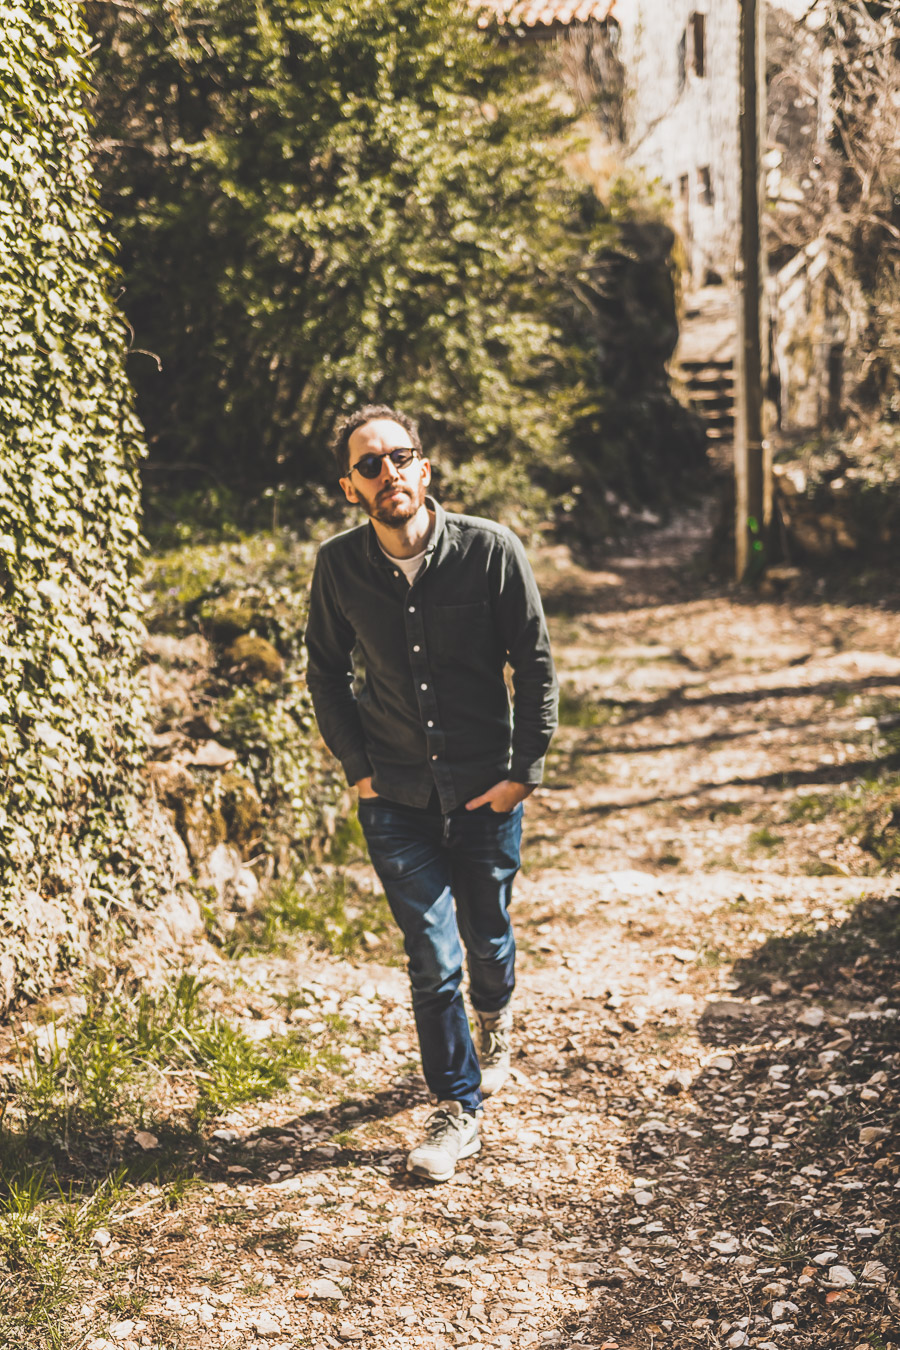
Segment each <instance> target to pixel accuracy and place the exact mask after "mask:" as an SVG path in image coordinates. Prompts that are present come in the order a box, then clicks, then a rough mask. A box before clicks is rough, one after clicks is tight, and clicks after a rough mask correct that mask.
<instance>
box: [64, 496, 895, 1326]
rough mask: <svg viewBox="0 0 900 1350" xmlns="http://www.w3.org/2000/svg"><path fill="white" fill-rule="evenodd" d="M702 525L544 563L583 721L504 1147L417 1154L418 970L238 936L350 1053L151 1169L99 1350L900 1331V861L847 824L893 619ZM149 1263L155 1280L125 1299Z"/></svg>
mask: <svg viewBox="0 0 900 1350" xmlns="http://www.w3.org/2000/svg"><path fill="white" fill-rule="evenodd" d="M701 526H702V522H701V521H700V520H699V519H698V520H697V521H695V522H690V521H689V522H688V524H687V526H685V525H684V523H683V522H682V524H681V526H680V527H679V530H678V531H677V532H673V533H672V534H670V535H666V534H665V533H657V534H656V535H655V536H653V537H652V540H651V541H650V542H649V543H648V544H647V547H646V551H645V552H644V554H643V555H642V554H641V553H639V552H634V551H633V552H631V553H629V555H628V556H627V557H623V558H621V559H618V560H616V559H613V560H610V561H608V562H607V563H606V564H605V567H604V570H603V571H594V572H590V571H586V570H584V569H583V568H580V567H578V566H576V565H575V564H574V563H573V562H572V561H571V559H570V558H569V556H568V554H567V553H566V552H564V551H563V550H553V551H549V552H547V553H545V554H544V555H543V556H542V558H541V560H540V569H539V570H540V575H541V581H542V584H543V586H544V589H545V593H546V595H547V599H548V610H549V613H550V616H551V624H552V628H553V632H554V638H555V643H556V649H557V654H558V657H559V662H560V667H561V674H562V676H563V680H564V683H565V685H566V708H567V721H568V723H569V724H568V725H566V726H564V727H563V729H562V730H561V732H560V735H559V738H558V740H557V742H556V748H555V751H554V754H553V757H552V760H551V764H550V771H549V776H548V781H547V783H546V785H545V787H544V788H543V789H541V790H540V792H539V793H538V794H536V795H535V797H534V798H532V799H531V801H530V802H529V806H528V822H527V828H528V832H529V842H528V847H527V852H526V859H525V866H524V869H523V876H522V878H521V880H520V883H519V885H518V889H517V897H516V912H517V921H518V927H517V933H518V936H519V940H520V951H521V967H520V970H521V974H520V983H519V991H518V995H517V1007H518V1032H517V1053H516V1057H515V1060H514V1064H515V1070H514V1075H513V1081H512V1083H511V1084H510V1085H509V1087H508V1089H506V1090H505V1091H504V1092H503V1094H502V1095H501V1096H500V1097H498V1098H496V1099H494V1100H493V1101H492V1102H491V1104H490V1107H489V1110H488V1111H487V1112H486V1115H485V1125H484V1148H483V1151H482V1153H481V1154H480V1155H479V1156H477V1157H476V1158H473V1159H471V1160H470V1161H468V1162H467V1163H465V1164H463V1165H462V1167H461V1169H460V1171H459V1173H458V1175H457V1176H456V1178H455V1179H454V1180H453V1181H452V1182H450V1183H448V1184H446V1185H444V1186H429V1185H427V1184H425V1183H421V1182H418V1181H415V1180H411V1179H407V1177H406V1175H405V1173H404V1171H403V1159H404V1155H405V1152H406V1150H407V1148H408V1147H409V1146H410V1145H411V1143H412V1142H413V1141H414V1140H415V1139H416V1136H417V1133H418V1132H419V1131H420V1129H421V1126H422V1123H423V1121H424V1119H425V1116H426V1114H427V1112H428V1109H429V1108H428V1103H427V1100H426V1096H425V1092H424V1088H423V1086H422V1084H421V1080H420V1079H419V1078H418V1077H417V1075H416V1071H415V1065H414V1049H415V1048H414V1042H413V1035H412V1022H411V1016H410V1014H409V1011H408V1002H407V997H408V996H407V991H406V987H405V976H404V974H403V972H402V970H400V969H398V968H397V967H389V966H385V967H381V966H379V965H377V964H376V963H374V962H365V963H361V964H358V965H352V964H350V963H347V962H343V963H342V962H337V961H332V960H328V959H326V958H324V957H321V956H311V955H306V956H285V957H284V958H282V959H279V960H276V961H269V962H266V961H263V960H261V959H259V958H257V959H255V960H250V959H247V958H245V959H244V960H243V961H242V962H241V978H242V980H243V981H244V982H245V988H246V1003H247V1016H248V1018H249V1017H251V1016H256V1017H257V1019H258V1018H260V1017H269V1018H272V1017H276V1014H275V1013H274V1012H273V1009H275V1008H276V1007H277V1006H278V1004H277V995H278V994H279V993H284V992H285V991H288V990H297V989H300V990H301V992H302V994H303V1000H302V1002H301V1006H300V1008H299V1009H298V1010H297V1012H296V1013H295V1014H294V1018H295V1020H296V1018H297V1017H298V1016H299V1017H301V1018H305V1019H306V1020H307V1021H308V1022H309V1024H310V1026H311V1027H315V1026H316V1025H317V1024H318V1023H319V1022H320V1020H322V1019H327V1017H328V1016H329V1015H330V1014H335V1013H337V1014H340V1015H341V1016H342V1017H344V1018H345V1019H346V1021H347V1024H348V1026H349V1027H350V1028H351V1033H352V1034H351V1033H348V1035H347V1040H348V1047H347V1051H346V1053H347V1056H348V1061H349V1063H350V1064H351V1065H352V1076H351V1077H350V1078H349V1079H345V1080H343V1083H342V1086H341V1088H340V1091H335V1092H333V1093H332V1094H331V1095H330V1096H328V1097H326V1099H325V1100H324V1101H319V1100H310V1099H303V1098H300V1099H299V1100H298V1098H297V1097H293V1098H283V1099H281V1100H280V1101H278V1102H275V1103H269V1104H267V1105H265V1106H262V1107H259V1108H253V1109H252V1110H249V1109H248V1110H242V1111H240V1112H236V1113H234V1114H233V1115H232V1116H230V1117H228V1118H227V1119H226V1120H222V1121H220V1122H218V1129H217V1130H216V1133H215V1135H213V1137H212V1138H211V1139H210V1141H209V1143H210V1151H209V1155H208V1158H207V1162H206V1173H205V1176H204V1178H203V1184H202V1185H201V1186H200V1187H199V1188H196V1189H193V1190H189V1191H187V1192H186V1193H185V1195H184V1197H183V1199H182V1202H181V1204H180V1206H179V1208H177V1209H175V1210H172V1209H169V1208H167V1207H166V1206H165V1205H164V1204H163V1200H164V1198H165V1197H164V1196H163V1195H162V1193H161V1192H156V1191H154V1188H152V1187H148V1188H145V1190H146V1191H147V1196H146V1203H145V1205H144V1207H143V1210H142V1211H139V1212H136V1213H135V1214H133V1215H132V1216H131V1217H130V1218H129V1219H127V1220H126V1221H124V1222H122V1223H120V1224H119V1225H118V1226H117V1227H116V1228H115V1230H114V1231H112V1232H111V1233H109V1234H106V1233H104V1234H103V1235H102V1236H101V1237H99V1238H98V1247H97V1256H96V1272H95V1273H96V1278H97V1286H96V1293H95V1295H94V1296H92V1299H91V1300H89V1301H88V1302H87V1303H86V1304H85V1306H84V1307H83V1308H82V1310H81V1319H82V1325H83V1327H84V1329H85V1344H86V1345H87V1347H88V1350H106V1347H107V1346H116V1347H122V1346H125V1347H129V1348H130V1347H137V1346H143V1347H147V1346H153V1347H157V1346H159V1347H162V1346H166V1347H169V1346H178V1347H204V1350H207V1348H209V1350H213V1348H216V1350H217V1348H218V1347H233V1350H238V1348H240V1350H251V1347H257V1350H260V1348H261V1347H266V1350H277V1348H278V1347H280V1348H281V1350H288V1347H291V1348H292V1350H293V1348H294V1347H300V1346H310V1347H325V1346H329V1347H335V1346H339V1345H352V1344H358V1345H362V1346H365V1347H370V1348H371V1350H381V1348H382V1347H385V1348H386V1347H392V1348H393V1347H404V1348H405V1347H414V1346H415V1347H428V1348H429V1350H431V1348H432V1347H444V1346H479V1345H480V1346H484V1347H492V1348H496V1350H519V1348H520V1347H523V1348H525V1347H531V1346H535V1347H538V1346H546V1347H549V1346H560V1347H566V1346H571V1347H585V1348H587V1347H594V1350H632V1347H633V1348H634V1350H638V1347H640V1350H654V1348H655V1347H672V1348H673V1350H683V1348H685V1347H695V1346H696V1347H701V1346H702V1347H713V1346H716V1347H718V1346H729V1347H740V1346H754V1347H757V1348H758V1350H773V1348H774V1347H778V1350H781V1348H782V1347H804V1348H807V1350H812V1348H813V1347H815V1348H816V1350H832V1348H836V1347H842V1346H847V1347H848V1348H849V1347H854V1348H855V1350H866V1347H868V1350H884V1347H886V1346H889V1345H898V1344H900V1331H898V1327H900V1297H898V1293H897V1283H898V1270H897V1265H898V1238H897V1228H896V1219H897V1207H898V1206H897V1201H898V1194H900V1181H898V1175H900V1169H898V1157H897V1149H898V1132H897V1128H896V1127H897V1110H898V1095H897V1085H898V1076H900V1075H898V1066H900V1055H898V1050H900V1046H898V1035H900V1033H898V1014H897V1008H898V1006H900V968H898V967H900V962H898V951H897V940H898V934H900V920H898V899H897V886H896V882H895V881H894V882H892V881H891V879H890V877H888V876H885V875H883V874H880V873H879V870H878V865H877V862H876V860H875V859H874V857H873V855H872V853H871V852H870V851H867V849H866V847H865V846H864V841H863V842H861V835H860V834H859V833H858V832H857V833H855V832H854V831H855V830H856V829H857V827H856V825H855V824H854V822H856V821H857V820H858V818H861V814H863V813H864V812H865V809H866V806H867V803H868V797H867V795H866V794H867V792H868V793H869V794H871V793H874V792H876V790H877V789H876V787H870V788H868V789H867V788H866V787H865V785H864V783H865V780H874V779H875V778H876V777H877V775H878V773H879V772H881V771H882V770H883V769H884V767H885V762H886V758H887V756H888V753H889V748H888V749H886V748H885V744H884V742H883V739H882V737H881V731H880V725H879V723H880V720H881V719H882V718H883V713H884V709H885V708H886V707H888V706H890V705H891V702H893V705H894V706H896V704H897V702H898V700H900V642H898V636H897V623H896V615H895V614H894V613H893V612H890V611H889V610H887V609H886V608H882V607H879V605H877V604H866V603H862V602H859V601H858V602H857V603H855V604H852V605H851V604H848V603H845V602H840V601H838V600H828V599H827V598H825V597H817V596H816V595H815V593H813V595H812V596H811V597H807V598H805V599H803V600H802V601H801V600H797V601H795V602H792V601H790V599H786V600H782V601H779V602H775V601H766V602H755V603H751V602H736V601H735V599H734V598H733V597H731V596H729V595H728V594H726V593H725V592H723V591H722V590H721V589H714V588H712V587H711V586H709V585H708V584H707V583H705V582H703V581H702V580H700V579H698V577H697V575H696V572H695V570H694V564H693V563H692V558H693V556H694V552H695V550H696V545H697V542H698V539H699V533H700V529H701ZM861 784H862V786H861ZM859 828H861V827H859ZM107 1237H108V1238H109V1241H108V1242H107V1241H106V1238H107ZM104 1244H105V1245H104ZM122 1280H128V1281H129V1282H130V1285H131V1286H132V1287H133V1288H139V1289H141V1290H143V1291H144V1292H145V1293H146V1296H147V1298H146V1303H145V1305H144V1307H143V1308H142V1310H141V1313H140V1315H139V1316H135V1315H133V1314H129V1316H128V1317H127V1318H124V1319H122V1320H120V1321H118V1322H117V1321H116V1320H115V1318H114V1317H111V1316H110V1315H109V1314H108V1313H104V1314H103V1315H102V1316H101V1313H100V1309H101V1307H107V1308H108V1301H107V1302H106V1303H104V1302H103V1300H104V1298H105V1297H106V1294H108V1290H109V1289H110V1288H112V1287H116V1285H117V1282H121V1281H122Z"/></svg>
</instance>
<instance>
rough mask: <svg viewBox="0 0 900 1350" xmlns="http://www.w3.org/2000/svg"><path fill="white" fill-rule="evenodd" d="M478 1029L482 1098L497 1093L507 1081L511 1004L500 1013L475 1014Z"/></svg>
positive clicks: (511, 1023) (511, 1020)
mask: <svg viewBox="0 0 900 1350" xmlns="http://www.w3.org/2000/svg"><path fill="white" fill-rule="evenodd" d="M474 1011H475V1024H476V1027H477V1029H478V1060H479V1063H480V1064H481V1091H482V1092H483V1093H484V1095H485V1097H490V1095H491V1093H493V1092H497V1091H498V1090H499V1089H500V1088H502V1086H503V1084H504V1083H505V1082H506V1080H507V1078H508V1077H509V1057H510V1037H511V1036H512V1028H513V1014H512V1004H511V1003H507V1005H506V1007H505V1008H501V1009H500V1011H499V1012H495V1013H483V1012H479V1011H478V1009H477V1008H476V1009H475V1010H474Z"/></svg>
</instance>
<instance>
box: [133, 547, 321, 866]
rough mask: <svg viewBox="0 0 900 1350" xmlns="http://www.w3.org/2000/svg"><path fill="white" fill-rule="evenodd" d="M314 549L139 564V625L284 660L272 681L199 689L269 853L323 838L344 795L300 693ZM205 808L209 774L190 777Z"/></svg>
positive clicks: (238, 550) (212, 786)
mask: <svg viewBox="0 0 900 1350" xmlns="http://www.w3.org/2000/svg"><path fill="white" fill-rule="evenodd" d="M314 554H315V546H314V545H313V544H310V543H305V542H301V541H299V540H297V539H296V538H295V537H294V536H293V535H291V534H290V533H289V532H287V531H279V532H278V533H277V534H275V535H254V536H252V537H250V538H247V539H242V540H240V541H237V542H230V543H220V544H210V545H203V546H195V547H182V548H176V549H172V550H166V551H165V552H162V553H159V554H156V555H155V556H153V557H151V558H150V559H149V560H148V563H147V570H146V590H145V595H146V599H147V622H148V625H149V627H150V628H151V629H152V630H154V631H169V632H173V633H175V634H177V635H179V636H184V635H187V634H190V633H193V632H199V633H200V634H202V635H203V636H204V637H206V638H207V639H209V640H210V642H211V643H212V644H213V647H214V650H215V651H216V653H217V655H218V656H219V657H220V659H221V658H222V657H223V653H224V651H225V650H226V649H227V647H228V644H229V643H230V642H232V641H233V639H234V638H235V637H236V636H237V635H238V634H247V633H250V634H255V635H256V636H259V637H262V638H265V639H266V640H267V641H268V642H270V643H272V645H273V646H274V647H275V649H276V650H277V652H278V654H279V655H280V656H281V657H282V658H283V660H284V669H283V673H282V676H281V678H280V679H278V680H277V681H268V680H261V681H258V682H256V683H250V684H236V683H234V682H233V681H232V680H230V679H225V678H222V677H221V675H219V674H216V675H214V677H213V679H212V681H211V682H210V684H209V686H208V687H207V689H206V690H205V699H206V703H207V705H208V710H209V711H210V712H211V713H213V714H214V715H215V718H216V720H217V722H218V723H219V726H220V729H219V731H218V733H217V735H218V738H219V739H220V740H221V741H222V743H223V744H225V745H227V746H229V747H230V748H232V749H234V750H235V751H236V753H237V756H238V762H239V765H240V772H241V773H242V774H243V775H244V776H245V777H246V778H248V779H249V780H250V781H251V782H252V784H253V786H254V788H255V790H256V793H257V795H258V797H259V801H260V803H261V804H262V808H263V818H262V822H261V825H262V829H263V831H264V840H265V842H266V843H267V845H268V846H269V848H270V851H277V850H278V849H281V850H283V849H284V848H286V847H287V846H291V847H292V848H294V849H301V850H305V849H307V848H308V846H309V844H310V841H311V839H314V838H317V837H320V836H324V835H328V834H330V833H331V832H332V831H333V830H334V828H335V826H336V823H337V819H338V813H339V807H340V803H341V798H342V796H343V793H344V791H345V788H346V784H345V783H344V780H343V776H342V774H341V772H340V769H339V767H338V766H337V765H336V763H335V761H334V760H333V759H332V758H331V757H330V756H329V755H328V754H327V753H326V752H325V750H324V747H323V745H322V742H321V740H320V739H319V736H318V732H317V731H316V725H315V718H314V716H313V710H312V702H311V699H310V696H309V692H308V690H307V688H306V678H305V673H306V648H305V647H304V645H303V633H304V629H305V624H306V603H307V594H308V590H309V578H310V575H311V572H312V564H313V559H314ZM196 777H197V779H198V781H200V782H202V783H204V785H205V786H206V788H207V789H208V792H207V804H208V806H209V807H210V808H212V809H218V808H219V807H220V806H221V796H222V789H223V786H224V785H223V783H222V779H221V774H220V773H219V772H218V771H212V772H209V771H207V772H206V773H204V772H203V771H202V770H199V771H197V773H196Z"/></svg>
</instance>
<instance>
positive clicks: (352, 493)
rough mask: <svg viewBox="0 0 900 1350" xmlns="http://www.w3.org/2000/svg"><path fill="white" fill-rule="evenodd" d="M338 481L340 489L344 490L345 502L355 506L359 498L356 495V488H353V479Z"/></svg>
mask: <svg viewBox="0 0 900 1350" xmlns="http://www.w3.org/2000/svg"><path fill="white" fill-rule="evenodd" d="M339 481H340V484H341V487H342V488H343V489H344V496H345V497H346V498H347V501H348V502H352V503H353V505H354V506H356V505H357V504H358V502H359V498H358V497H357V495H356V488H355V487H354V486H353V479H352V478H341V479H340V480H339Z"/></svg>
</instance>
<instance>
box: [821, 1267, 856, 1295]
mask: <svg viewBox="0 0 900 1350" xmlns="http://www.w3.org/2000/svg"><path fill="white" fill-rule="evenodd" d="M828 1283H829V1284H830V1285H833V1286H834V1288H836V1289H852V1288H853V1286H854V1285H855V1284H856V1276H855V1275H854V1274H853V1271H852V1270H851V1269H850V1267H849V1266H832V1267H831V1268H830V1270H829V1271H828Z"/></svg>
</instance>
